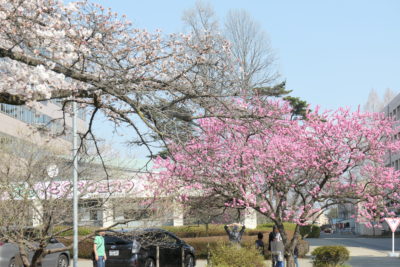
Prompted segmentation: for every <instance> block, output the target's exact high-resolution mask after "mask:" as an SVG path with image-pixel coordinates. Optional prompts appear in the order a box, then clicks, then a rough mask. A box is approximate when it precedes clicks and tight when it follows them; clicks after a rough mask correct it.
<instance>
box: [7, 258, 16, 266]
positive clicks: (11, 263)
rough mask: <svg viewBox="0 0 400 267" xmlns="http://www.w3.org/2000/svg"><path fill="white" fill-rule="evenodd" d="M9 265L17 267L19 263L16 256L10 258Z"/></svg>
mask: <svg viewBox="0 0 400 267" xmlns="http://www.w3.org/2000/svg"><path fill="white" fill-rule="evenodd" d="M8 267H17V264H16V263H15V258H12V259H11V260H10V263H9V264H8Z"/></svg>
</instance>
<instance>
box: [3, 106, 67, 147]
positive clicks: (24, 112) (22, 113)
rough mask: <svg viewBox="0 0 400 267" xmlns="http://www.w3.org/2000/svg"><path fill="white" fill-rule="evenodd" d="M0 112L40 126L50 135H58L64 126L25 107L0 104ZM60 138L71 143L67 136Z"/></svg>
mask: <svg viewBox="0 0 400 267" xmlns="http://www.w3.org/2000/svg"><path fill="white" fill-rule="evenodd" d="M0 112H2V113H4V114H6V115H8V116H10V117H13V118H15V119H17V120H20V121H23V122H25V123H27V124H30V125H36V126H39V125H42V126H44V127H46V128H47V129H49V130H50V132H51V133H52V134H59V133H61V132H62V131H63V129H64V126H63V125H62V124H61V123H60V122H58V121H54V119H53V118H51V117H49V116H47V115H46V114H42V113H39V112H37V111H35V110H32V109H29V108H27V107H26V106H14V105H9V104H0ZM62 138H64V139H66V140H68V141H71V136H69V135H68V136H62Z"/></svg>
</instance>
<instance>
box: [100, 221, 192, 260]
mask: <svg viewBox="0 0 400 267" xmlns="http://www.w3.org/2000/svg"><path fill="white" fill-rule="evenodd" d="M104 241H105V249H106V255H107V261H106V266H107V267H155V266H156V261H157V247H158V255H159V257H158V258H159V262H160V266H163V267H164V266H165V267H181V266H182V260H183V261H184V266H186V267H193V266H195V264H196V262H195V252H194V248H193V247H191V246H190V245H188V244H187V243H186V242H185V241H183V240H181V239H179V238H178V237H176V236H175V235H174V234H172V233H170V232H168V231H165V230H162V229H157V228H151V229H137V230H133V231H120V232H116V231H107V232H106V235H105V236H104Z"/></svg>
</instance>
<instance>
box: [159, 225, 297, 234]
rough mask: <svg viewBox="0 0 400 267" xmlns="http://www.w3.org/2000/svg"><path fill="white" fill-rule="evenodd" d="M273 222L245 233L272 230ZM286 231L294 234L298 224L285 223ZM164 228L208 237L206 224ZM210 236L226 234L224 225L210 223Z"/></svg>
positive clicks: (173, 231) (174, 231)
mask: <svg viewBox="0 0 400 267" xmlns="http://www.w3.org/2000/svg"><path fill="white" fill-rule="evenodd" d="M273 226H274V224H273V223H266V224H261V225H258V226H257V228H256V229H246V230H245V232H244V235H249V236H255V235H257V234H258V233H259V232H263V233H265V232H271V231H272V227H273ZM284 227H285V231H286V232H287V233H288V234H289V235H292V234H293V232H294V229H295V227H296V224H294V223H284ZM162 228H163V229H165V230H167V231H170V232H172V233H174V234H175V235H177V236H178V237H181V238H190V237H206V236H207V235H206V227H205V225H185V226H165V227H162ZM208 235H209V236H225V235H226V232H225V229H224V225H221V224H210V225H209V227H208Z"/></svg>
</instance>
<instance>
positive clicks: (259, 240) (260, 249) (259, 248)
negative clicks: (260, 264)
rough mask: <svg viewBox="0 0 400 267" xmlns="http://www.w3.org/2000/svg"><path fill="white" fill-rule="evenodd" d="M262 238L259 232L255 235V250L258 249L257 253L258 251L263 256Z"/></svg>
mask: <svg viewBox="0 0 400 267" xmlns="http://www.w3.org/2000/svg"><path fill="white" fill-rule="evenodd" d="M263 237H264V235H263V234H262V233H261V232H260V233H258V234H257V240H256V248H257V249H258V251H260V254H261V255H263V256H264V255H265V252H264V241H263Z"/></svg>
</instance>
